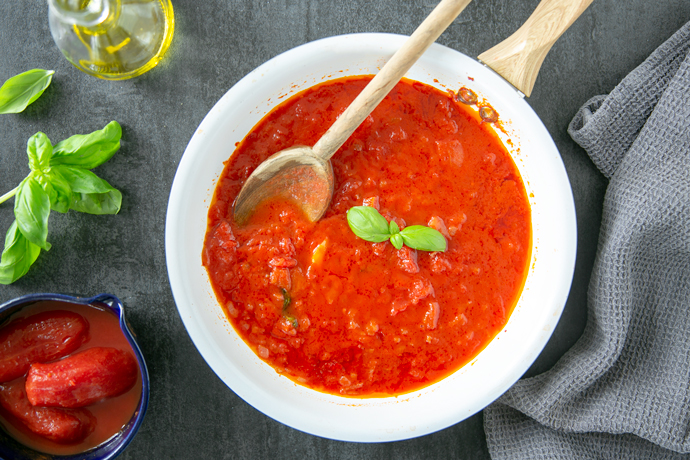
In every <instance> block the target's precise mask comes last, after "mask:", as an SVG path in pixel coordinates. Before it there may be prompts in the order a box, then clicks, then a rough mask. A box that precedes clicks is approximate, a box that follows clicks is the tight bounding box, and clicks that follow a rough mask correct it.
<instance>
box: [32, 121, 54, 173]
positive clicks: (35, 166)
mask: <svg viewBox="0 0 690 460" xmlns="http://www.w3.org/2000/svg"><path fill="white" fill-rule="evenodd" d="M26 154H27V155H28V156H29V168H31V170H32V171H43V170H45V169H47V168H48V166H49V164H50V157H51V156H52V155H53V145H52V144H51V143H50V139H48V136H46V135H45V134H43V133H42V132H40V131H39V132H37V133H36V134H34V135H33V136H31V137H30V138H29V141H28V142H27V143H26Z"/></svg>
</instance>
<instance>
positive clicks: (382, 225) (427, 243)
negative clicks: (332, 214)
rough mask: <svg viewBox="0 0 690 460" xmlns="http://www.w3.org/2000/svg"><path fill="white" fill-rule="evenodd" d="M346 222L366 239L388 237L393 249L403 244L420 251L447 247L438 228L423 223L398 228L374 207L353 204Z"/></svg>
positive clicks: (374, 240) (377, 239)
mask: <svg viewBox="0 0 690 460" xmlns="http://www.w3.org/2000/svg"><path fill="white" fill-rule="evenodd" d="M347 223H348V225H349V226H350V228H351V229H352V231H353V232H354V234H355V235H357V236H358V237H360V238H362V239H363V240H366V241H371V242H374V243H380V242H382V241H386V240H388V239H390V242H391V244H392V245H393V247H394V248H395V249H401V248H402V247H403V244H405V245H406V246H408V247H410V248H412V249H419V250H421V251H440V252H443V251H445V250H446V249H448V243H447V241H446V238H445V237H444V236H443V235H442V234H441V232H439V231H438V230H434V229H433V228H429V227H425V226H423V225H411V226H409V227H405V228H404V229H403V230H400V227H399V226H398V224H397V223H396V222H395V221H393V220H391V221H390V223H388V221H387V220H386V218H385V217H383V216H382V215H381V214H380V213H379V212H378V211H377V210H376V208H372V207H370V206H355V207H352V208H350V209H349V210H348V211H347Z"/></svg>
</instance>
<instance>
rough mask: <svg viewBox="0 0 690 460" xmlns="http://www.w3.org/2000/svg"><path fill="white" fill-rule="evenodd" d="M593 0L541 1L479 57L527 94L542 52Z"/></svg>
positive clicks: (546, 49) (530, 92) (546, 51)
mask: <svg viewBox="0 0 690 460" xmlns="http://www.w3.org/2000/svg"><path fill="white" fill-rule="evenodd" d="M592 1H593V0H542V1H541V3H539V5H538V6H537V8H536V9H535V10H534V12H533V13H532V15H531V16H530V17H529V19H527V21H526V22H525V23H524V24H523V25H522V27H520V28H519V29H518V30H517V32H515V33H514V34H513V35H511V36H510V37H508V38H506V39H505V40H503V41H502V42H501V43H499V44H498V45H496V46H494V47H493V48H491V49H490V50H488V51H485V52H483V53H482V54H480V55H479V59H480V60H481V61H482V62H483V63H484V64H486V65H488V66H489V67H491V68H492V69H494V70H495V71H496V72H498V74H499V75H501V76H502V77H503V78H505V79H506V80H508V81H509V82H510V83H511V84H512V85H513V86H515V87H516V88H517V89H519V90H520V91H522V92H523V93H525V95H526V96H528V97H529V95H530V94H532V88H533V87H534V81H535V80H536V79H537V74H538V73H539V68H540V67H541V63H542V62H543V61H544V58H545V57H546V54H547V53H548V52H549V50H550V49H551V47H552V46H553V44H554V43H555V42H556V40H558V37H560V36H561V35H562V34H563V32H565V31H566V30H568V27H570V26H571V25H572V23H573V22H575V20H576V19H577V18H578V17H579V16H580V15H581V14H582V13H583V12H584V11H585V10H586V9H587V7H588V6H589V5H590V3H592Z"/></svg>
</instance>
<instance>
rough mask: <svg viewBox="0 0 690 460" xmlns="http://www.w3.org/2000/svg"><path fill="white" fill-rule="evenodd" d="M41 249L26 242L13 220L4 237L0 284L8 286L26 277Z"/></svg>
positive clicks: (0, 262) (0, 261) (0, 263)
mask: <svg viewBox="0 0 690 460" xmlns="http://www.w3.org/2000/svg"><path fill="white" fill-rule="evenodd" d="M40 252H41V248H39V247H38V246H36V245H35V244H33V243H32V242H31V241H29V240H27V239H26V238H25V237H24V235H23V234H22V232H20V231H19V228H18V227H17V221H16V220H15V221H14V222H12V225H10V228H9V230H7V235H5V249H4V250H3V251H2V260H0V284H10V283H14V282H15V281H17V280H18V279H19V278H21V277H22V276H24V275H26V272H28V271H29V267H31V264H33V263H34V262H35V261H36V259H37V258H38V255H39V254H40Z"/></svg>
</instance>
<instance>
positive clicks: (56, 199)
mask: <svg viewBox="0 0 690 460" xmlns="http://www.w3.org/2000/svg"><path fill="white" fill-rule="evenodd" d="M46 177H47V179H48V181H49V184H50V186H51V187H52V188H53V190H54V192H55V194H54V195H52V194H49V196H50V209H52V210H54V211H57V212H62V213H65V212H67V211H69V208H70V206H71V204H72V188H71V187H70V186H69V183H67V181H66V180H65V178H64V177H62V174H60V173H59V172H58V171H56V170H55V169H54V168H53V169H51V170H50V171H49V172H48V173H46ZM39 183H40V180H39ZM41 185H43V184H42V183H41ZM45 189H46V187H44V190H45Z"/></svg>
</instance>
